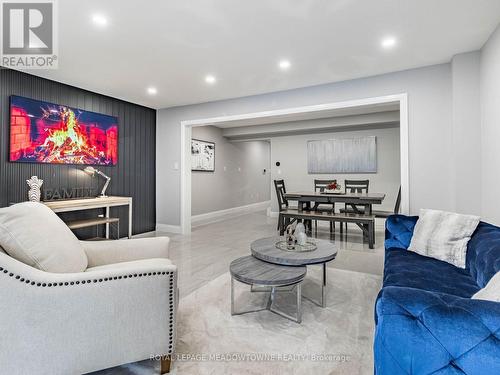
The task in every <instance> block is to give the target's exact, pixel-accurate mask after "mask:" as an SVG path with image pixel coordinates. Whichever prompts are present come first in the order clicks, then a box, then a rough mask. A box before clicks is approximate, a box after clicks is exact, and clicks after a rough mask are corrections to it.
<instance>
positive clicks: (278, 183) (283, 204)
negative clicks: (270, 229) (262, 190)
mask: <svg viewBox="0 0 500 375" xmlns="http://www.w3.org/2000/svg"><path fill="white" fill-rule="evenodd" d="M274 189H275V190H276V198H277V199H278V210H279V214H278V228H277V229H278V230H279V229H280V226H281V224H282V220H283V217H282V215H281V212H283V211H288V210H290V209H292V210H293V209H295V208H290V207H289V204H288V199H286V197H285V194H286V187H285V181H284V180H274ZM294 221H295V219H294V220H292V221H290V222H286V223H283V225H284V226H285V227H286V226H287V225H289V224H291V223H293V222H294Z"/></svg>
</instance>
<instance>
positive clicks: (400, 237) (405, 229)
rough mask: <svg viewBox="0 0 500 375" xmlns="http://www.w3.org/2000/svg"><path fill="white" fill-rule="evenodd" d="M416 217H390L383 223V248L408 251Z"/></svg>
mask: <svg viewBox="0 0 500 375" xmlns="http://www.w3.org/2000/svg"><path fill="white" fill-rule="evenodd" d="M417 220H418V216H404V215H392V216H390V217H389V218H388V219H387V220H386V222H385V248H386V249H390V248H392V247H395V248H401V249H408V247H409V246H410V242H411V237H412V236H413V230H414V229H415V224H417Z"/></svg>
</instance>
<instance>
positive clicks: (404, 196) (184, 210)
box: [180, 93, 410, 234]
mask: <svg viewBox="0 0 500 375" xmlns="http://www.w3.org/2000/svg"><path fill="white" fill-rule="evenodd" d="M385 103H399V110H400V124H399V126H400V142H401V146H400V147H401V149H400V153H401V155H400V157H401V213H402V214H409V213H410V172H409V147H408V145H409V138H408V137H409V131H408V126H409V124H408V95H407V94H406V93H401V94H395V95H387V96H379V97H372V98H363V99H357V100H348V101H342V102H334V103H326V104H318V105H310V106H302V107H293V108H285V109H277V110H272V111H263V112H254V113H246V114H239V115H228V116H221V117H212V118H205V119H196V120H183V121H181V122H180V127H181V228H182V233H183V234H189V233H191V167H190V165H191V163H190V162H191V155H190V150H191V145H190V142H187V140H190V139H191V127H193V126H206V125H217V124H218V123H223V122H228V121H236V120H243V119H252V118H269V119H270V121H272V119H273V118H277V117H280V116H286V115H293V114H304V113H317V112H320V111H328V110H333V109H341V108H349V107H358V106H364V105H373V104H385Z"/></svg>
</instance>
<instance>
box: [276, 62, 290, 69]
mask: <svg viewBox="0 0 500 375" xmlns="http://www.w3.org/2000/svg"><path fill="white" fill-rule="evenodd" d="M278 66H279V67H280V69H281V70H288V69H290V67H291V66H292V64H291V63H290V61H288V60H281V61H280V62H279V64H278Z"/></svg>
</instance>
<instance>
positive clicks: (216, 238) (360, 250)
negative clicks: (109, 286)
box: [142, 211, 384, 298]
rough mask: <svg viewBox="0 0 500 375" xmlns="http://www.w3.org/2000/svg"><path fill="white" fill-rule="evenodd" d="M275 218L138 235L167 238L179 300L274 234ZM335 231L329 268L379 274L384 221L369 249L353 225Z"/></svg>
mask: <svg viewBox="0 0 500 375" xmlns="http://www.w3.org/2000/svg"><path fill="white" fill-rule="evenodd" d="M276 223H277V219H276V218H270V217H268V216H266V214H265V212H264V211H263V212H258V213H252V214H247V215H243V216H239V217H236V218H231V219H229V220H224V221H219V222H216V223H211V224H207V225H204V226H200V227H196V228H193V230H192V233H191V234H190V235H181V234H172V233H164V232H158V231H157V232H151V233H147V234H144V235H142V236H164V235H165V236H169V237H170V239H171V244H170V259H171V260H172V262H173V263H174V264H176V265H177V267H178V278H179V279H178V285H179V290H180V295H181V298H182V297H183V296H186V295H188V294H189V293H191V292H193V291H194V290H196V289H198V288H200V287H201V286H203V285H204V284H206V283H207V282H208V281H211V280H213V279H215V278H217V277H218V276H220V275H222V274H224V273H226V272H228V270H229V263H231V261H232V260H233V259H236V258H238V257H240V256H244V255H248V254H249V253H250V249H249V245H250V243H251V242H252V241H253V240H255V239H257V238H259V237H265V236H272V235H276V234H277V232H276ZM338 225H339V224H337V228H336V232H335V236H334V239H333V240H334V241H335V244H336V245H337V246H338V250H339V252H338V255H337V258H336V259H335V260H334V261H332V262H330V263H329V264H328V266H329V267H333V268H339V269H345V270H350V271H357V272H364V273H369V274H375V275H382V271H383V262H384V246H383V245H384V230H383V229H384V222H383V220H381V221H377V225H376V244H375V248H374V249H369V248H368V244H367V243H363V237H362V232H361V230H360V229H359V228H358V227H356V225H354V224H350V225H349V229H348V231H347V234H346V232H345V231H344V234H343V235H342V236H341V235H340V233H339V228H338ZM316 236H317V237H318V238H323V239H330V233H329V229H328V224H327V223H320V224H319V228H318V232H317V235H316Z"/></svg>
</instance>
